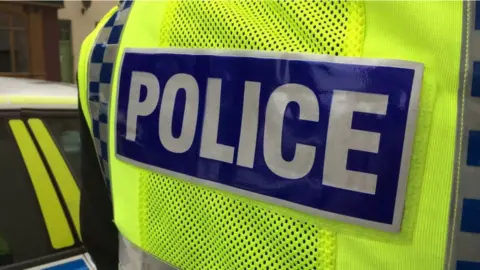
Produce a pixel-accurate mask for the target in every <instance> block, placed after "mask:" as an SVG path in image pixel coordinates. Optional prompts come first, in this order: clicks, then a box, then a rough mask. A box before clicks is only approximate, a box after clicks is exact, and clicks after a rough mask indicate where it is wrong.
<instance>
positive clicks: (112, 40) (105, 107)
mask: <svg viewBox="0 0 480 270" xmlns="http://www.w3.org/2000/svg"><path fill="white" fill-rule="evenodd" d="M132 3H133V1H123V2H122V3H121V6H120V8H119V9H118V10H117V11H116V12H115V13H113V14H112V16H111V17H110V19H108V21H107V22H106V23H105V25H104V26H103V28H102V29H101V30H100V32H99V34H98V36H97V38H96V40H95V45H94V47H93V49H92V52H91V55H90V61H89V67H88V84H87V87H88V107H89V111H90V117H91V118H92V129H93V137H94V145H95V151H96V152H97V156H98V159H99V162H100V167H101V169H102V172H103V175H104V177H105V183H106V184H107V186H108V187H109V188H110V168H109V165H108V112H109V108H110V107H109V104H110V93H111V89H110V87H111V84H112V76H113V70H114V66H115V60H116V59H117V52H118V46H119V43H120V37H121V35H122V30H123V27H124V25H125V23H126V21H127V18H128V14H129V13H130V9H131V6H132Z"/></svg>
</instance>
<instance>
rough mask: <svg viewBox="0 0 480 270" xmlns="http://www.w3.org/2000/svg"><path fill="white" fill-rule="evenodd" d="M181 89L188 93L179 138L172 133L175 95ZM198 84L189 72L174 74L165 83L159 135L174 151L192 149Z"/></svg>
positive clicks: (168, 148)
mask: <svg viewBox="0 0 480 270" xmlns="http://www.w3.org/2000/svg"><path fill="white" fill-rule="evenodd" d="M180 89H184V90H185V93H186V97H185V98H186V100H185V110H184V113H183V121H182V131H181V133H180V136H179V137H178V138H175V137H174V136H173V134H172V123H173V109H174V106H175V97H176V96H177V93H178V91H179V90H180ZM198 96H199V93H198V84H197V81H196V80H195V78H194V77H192V76H191V75H189V74H184V73H178V74H175V75H173V76H172V77H171V78H170V79H169V80H168V81H167V84H166V85H165V90H164V93H163V97H162V104H161V107H160V120H159V121H160V124H159V135H160V141H161V142H162V144H163V146H164V147H165V148H166V149H167V150H169V151H171V152H173V153H184V152H186V151H188V149H190V147H191V146H192V143H193V139H194V138H195V129H196V126H197V118H198V102H199V97H198Z"/></svg>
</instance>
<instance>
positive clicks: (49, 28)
mask: <svg viewBox="0 0 480 270" xmlns="http://www.w3.org/2000/svg"><path fill="white" fill-rule="evenodd" d="M117 3H118V1H108V0H107V1H106V0H76V1H75V0H73V1H72V0H68V1H0V76H6V77H21V78H35V79H43V80H48V81H61V82H68V83H74V82H75V71H76V69H77V59H78V54H79V50H80V46H81V43H82V41H83V39H84V38H85V37H86V36H87V35H88V34H89V33H90V32H91V31H92V30H93V28H94V27H95V26H96V24H97V23H98V21H99V20H100V19H101V18H102V17H103V16H104V15H105V14H106V13H107V12H108V11H109V10H110V9H111V8H112V7H113V6H115V5H116V4H117Z"/></svg>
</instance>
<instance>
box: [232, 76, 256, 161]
mask: <svg viewBox="0 0 480 270" xmlns="http://www.w3.org/2000/svg"><path fill="white" fill-rule="evenodd" d="M260 86H261V84H260V83H259V82H250V81H246V82H245V92H244V94H243V111H242V127H241V131H240V142H239V144H238V155H237V164H238V165H240V166H243V167H247V168H253V163H254V162H255V148H256V147H257V133H258V111H259V102H260Z"/></svg>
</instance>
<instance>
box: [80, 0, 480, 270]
mask: <svg viewBox="0 0 480 270" xmlns="http://www.w3.org/2000/svg"><path fill="white" fill-rule="evenodd" d="M479 48H480V4H478V3H475V2H470V1H466V2H461V1H448V2H429V1H427V2H420V1H406V2H405V1H386V2H379V1H366V2H360V1H352V2H350V1H340V2H330V1H322V2H320V1H156V2H155V1H154V2H152V1H134V2H132V1H124V2H123V3H122V4H121V5H120V6H119V7H118V8H114V9H113V10H112V11H110V12H109V13H108V14H107V15H106V16H105V18H104V19H103V20H102V21H101V22H100V23H99V25H98V26H97V27H96V29H95V30H94V31H93V32H92V33H91V34H90V35H89V36H88V37H87V38H86V39H85V41H84V43H83V45H82V49H81V55H80V62H79V73H78V76H79V81H78V84H79V89H80V99H81V106H82V108H83V110H84V111H85V112H87V113H86V115H85V117H86V118H87V122H88V125H89V127H90V128H91V130H92V136H93V138H94V141H95V145H96V149H97V153H98V158H99V162H100V163H101V167H102V170H103V173H104V175H105V178H106V179H107V183H108V185H109V186H110V187H111V193H112V200H113V205H114V216H115V223H116V225H117V227H118V229H119V231H120V234H121V237H120V241H121V243H120V267H121V268H122V269H185V270H190V269H219V270H230V269H338V270H345V269H347V270H350V269H389V270H390V269H401V270H404V269H422V270H423V269H458V270H463V269H480V244H479V243H480V181H478V180H479V175H480V174H479V173H480V167H479V166H480V120H479V119H480V110H479V108H480V106H479V105H480V49H479Z"/></svg>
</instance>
